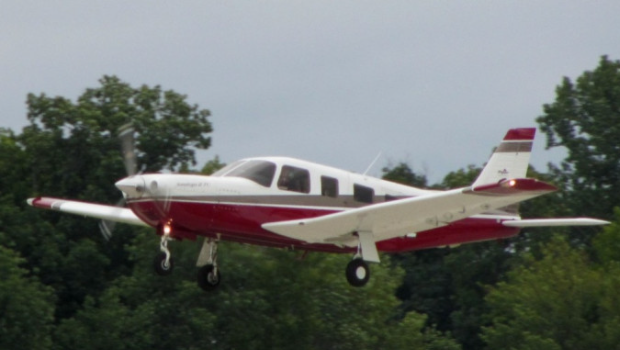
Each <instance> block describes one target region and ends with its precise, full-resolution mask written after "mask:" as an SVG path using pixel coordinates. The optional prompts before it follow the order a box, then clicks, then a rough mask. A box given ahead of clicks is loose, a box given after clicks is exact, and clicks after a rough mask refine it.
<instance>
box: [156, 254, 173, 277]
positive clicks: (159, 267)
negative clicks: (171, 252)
mask: <svg viewBox="0 0 620 350" xmlns="http://www.w3.org/2000/svg"><path fill="white" fill-rule="evenodd" d="M153 268H155V272H156V273H157V274H158V275H160V276H168V275H170V274H171V273H172V270H173V269H174V260H172V257H170V263H169V264H168V265H166V253H163V252H162V253H159V254H157V255H156V256H155V259H154V260H153Z"/></svg>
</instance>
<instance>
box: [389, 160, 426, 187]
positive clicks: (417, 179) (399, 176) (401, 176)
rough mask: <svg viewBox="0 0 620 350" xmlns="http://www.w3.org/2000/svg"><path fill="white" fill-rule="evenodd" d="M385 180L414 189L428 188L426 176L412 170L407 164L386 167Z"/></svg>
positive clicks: (401, 163)
mask: <svg viewBox="0 0 620 350" xmlns="http://www.w3.org/2000/svg"><path fill="white" fill-rule="evenodd" d="M382 170H383V177H382V178H383V179H384V180H388V181H392V182H396V183H399V184H403V185H408V186H414V187H426V186H427V184H426V182H427V180H426V176H424V175H418V174H416V173H414V172H413V170H411V167H409V165H408V164H407V163H405V162H399V163H398V164H397V165H396V166H393V167H391V166H386V167H384V168H383V169H382Z"/></svg>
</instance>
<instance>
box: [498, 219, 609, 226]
mask: <svg viewBox="0 0 620 350" xmlns="http://www.w3.org/2000/svg"><path fill="white" fill-rule="evenodd" d="M609 223H610V222H609V221H605V220H600V219H592V218H561V219H555V218H553V219H519V220H506V221H503V222H502V225H504V226H508V227H554V226H593V225H606V224H609Z"/></svg>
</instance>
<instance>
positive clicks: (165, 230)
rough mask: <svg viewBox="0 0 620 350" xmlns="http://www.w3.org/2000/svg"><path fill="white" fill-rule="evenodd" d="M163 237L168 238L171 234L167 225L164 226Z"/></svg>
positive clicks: (170, 228)
mask: <svg viewBox="0 0 620 350" xmlns="http://www.w3.org/2000/svg"><path fill="white" fill-rule="evenodd" d="M163 229H164V230H163V231H164V235H166V236H168V235H170V233H171V232H172V227H171V226H170V225H169V224H164V227H163Z"/></svg>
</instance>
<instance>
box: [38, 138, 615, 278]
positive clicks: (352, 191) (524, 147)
mask: <svg viewBox="0 0 620 350" xmlns="http://www.w3.org/2000/svg"><path fill="white" fill-rule="evenodd" d="M535 131H536V129H534V128H520V129H511V130H509V131H508V133H507V134H506V136H505V137H504V139H503V141H502V142H501V143H500V145H499V147H497V148H496V149H495V152H494V153H493V155H492V156H491V159H490V160H489V162H488V163H487V165H486V166H485V168H484V169H483V171H482V173H481V174H480V175H479V177H478V178H477V179H476V181H475V182H474V183H473V184H472V185H471V186H467V187H464V188H458V189H453V190H448V191H433V190H426V189H418V188H414V187H410V186H405V185H400V184H396V183H393V182H389V181H385V180H380V179H377V178H373V177H370V176H366V175H361V174H355V173H351V172H348V171H344V170H340V169H336V168H332V167H328V166H323V165H319V164H315V163H311V162H307V161H303V160H298V159H292V158H282V157H264V158H248V159H243V160H240V161H237V162H235V163H232V164H230V165H228V166H226V167H225V168H223V169H221V170H219V171H218V172H216V173H215V174H213V175H211V176H204V175H186V174H136V171H135V157H134V156H133V149H127V147H125V159H126V166H127V169H128V173H129V174H130V176H129V177H127V178H124V179H122V180H120V181H118V182H117V183H116V187H118V188H119V189H120V190H121V191H122V192H123V195H124V198H125V201H126V204H127V206H128V208H124V207H115V206H110V205H103V204H94V203H85V202H80V201H71V200H65V199H57V198H49V197H38V198H31V199H29V200H28V203H29V204H30V205H32V206H34V207H38V208H43V209H52V210H58V211H62V212H67V213H72V214H78V215H84V216H89V217H94V218H99V219H103V220H109V221H113V222H122V223H127V224H133V225H142V226H150V227H153V228H154V229H155V232H156V233H157V234H158V235H159V236H161V247H160V248H161V253H160V254H158V256H157V257H156V259H155V270H156V271H157V272H158V273H159V274H162V275H165V274H168V273H170V272H171V271H172V268H173V261H172V258H171V254H170V251H169V250H168V247H167V245H168V242H169V241H171V240H183V239H190V240H195V239H196V238H197V237H198V236H203V237H205V239H204V244H203V246H202V250H201V252H200V255H199V256H198V261H197V266H198V267H200V269H199V270H198V271H199V272H198V285H199V286H200V287H201V288H203V289H205V290H212V289H214V288H215V287H217V286H218V285H219V283H220V280H221V276H220V271H219V269H218V265H217V260H216V258H217V243H218V241H219V240H226V241H234V242H240V243H248V244H256V245H262V246H270V247H278V248H288V249H295V250H302V251H322V252H334V253H350V254H352V255H354V258H353V259H352V261H351V262H350V263H349V264H348V265H347V268H346V277H347V280H348V281H349V283H350V284H351V285H353V286H363V285H365V284H366V282H368V279H369V277H370V270H369V267H368V264H367V262H374V263H378V262H379V252H388V253H391V252H404V251H410V250H418V249H425V248H433V247H443V246H456V245H459V244H462V243H471V242H479V241H486V240H494V239H502V238H507V237H512V236H515V235H516V234H517V233H518V232H519V229H520V228H523V227H534V226H565V225H603V224H607V223H608V222H606V221H603V220H598V219H591V218H552V219H521V217H520V216H519V214H518V212H517V206H516V204H517V203H519V202H521V201H524V200H527V199H530V198H534V197H537V196H540V195H543V194H546V193H549V192H552V191H555V190H556V188H555V187H553V186H551V185H549V184H546V183H543V182H541V181H538V180H536V179H528V178H525V176H526V175H525V173H526V170H527V167H528V162H529V158H530V153H531V150H532V144H533V140H534V134H535ZM127 134H128V132H126V133H125V135H127ZM127 140H129V141H127ZM132 140H133V136H132V135H130V137H129V139H125V141H126V142H124V144H125V145H127V144H129V143H132ZM131 147H133V146H131ZM104 226H105V225H104Z"/></svg>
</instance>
